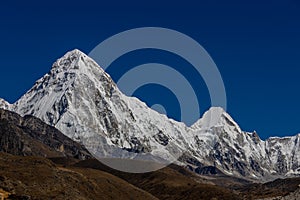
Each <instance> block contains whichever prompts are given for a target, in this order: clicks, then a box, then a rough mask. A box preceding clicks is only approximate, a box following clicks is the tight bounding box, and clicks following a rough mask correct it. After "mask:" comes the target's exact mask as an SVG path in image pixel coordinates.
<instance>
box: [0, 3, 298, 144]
mask: <svg viewBox="0 0 300 200" xmlns="http://www.w3.org/2000/svg"><path fill="white" fill-rule="evenodd" d="M0 25H1V28H0V44H1V46H0V48H1V49H0V51H1V54H0V55H1V62H0V67H1V73H0V97H2V98H4V99H6V100H8V101H9V102H11V103H13V102H14V101H16V100H17V99H18V98H19V97H20V96H21V95H22V94H24V93H25V92H26V91H27V90H28V89H30V88H31V86H32V85H33V84H34V82H35V81H36V80H37V79H38V78H40V77H41V76H42V75H44V74H45V73H47V72H48V71H49V69H50V68H51V65H52V63H53V62H54V61H55V60H56V59H57V58H59V57H60V56H62V55H63V54H64V53H65V52H67V51H69V50H72V49H74V48H78V49H80V50H82V51H83V52H86V53H89V52H90V51H91V50H92V49H93V48H94V47H95V46H96V45H97V44H98V43H100V42H101V41H103V40H104V39H106V38H108V37H109V36H111V35H114V34H116V33H118V32H121V31H124V30H127V29H131V28H137V27H145V26H155V27H165V28H170V29H174V30H177V31H180V32H182V33H185V34H186V35H188V36H190V37H192V38H193V39H195V40H196V41H198V42H199V43H200V44H201V45H202V46H203V47H204V48H205V49H206V50H207V51H208V53H209V54H210V55H211V57H212V58H213V60H214V61H215V63H216V64H217V66H218V68H219V70H220V72H221V75H222V77H223V81H224V84H225V87H226V92H227V104H228V106H227V111H228V113H229V114H230V115H231V116H232V117H233V118H234V119H235V120H236V121H237V122H238V124H239V125H240V126H241V128H242V129H243V130H246V131H253V130H256V131H257V132H258V134H259V135H260V136H261V137H262V138H263V139H264V138H267V137H269V136H285V135H294V134H296V133H299V132H300V123H299V122H300V105H299V102H300V93H299V86H300V78H299V77H300V2H299V1H297V0H272V1H267V0H266V1H257V0H252V1H240V0H239V1H230V0H229V1H215V0H210V1H178V2H177V1H155V0H154V1H120V2H117V1H110V2H109V1H88V0H87V1H39V2H38V3H37V2H33V1H19V2H17V1H5V2H1V3H0ZM127 56H128V57H127V58H126V56H125V57H124V58H120V59H119V60H117V61H116V63H114V65H123V66H132V65H133V64H137V63H139V64H141V63H143V62H148V61H153V60H155V59H158V58H157V57H159V61H163V62H164V63H165V64H169V65H174V66H176V63H180V62H181V61H178V58H175V57H174V56H173V55H167V54H164V52H144V53H143V52H140V51H137V52H134V53H133V54H130V55H127ZM164 58H165V60H164ZM177 61H178V62H177ZM182 65H184V64H182ZM110 73H111V75H112V77H113V78H118V76H119V75H118V74H120V71H118V67H112V68H110ZM191 73H192V72H191ZM202 85H203V83H202ZM160 90H163V88H159V86H157V85H156V86H153V87H152V88H148V87H146V86H145V87H144V88H141V89H140V90H139V91H137V92H136V95H137V96H139V97H141V98H142V99H143V98H144V99H143V100H145V101H147V98H150V99H148V100H149V101H150V100H153V95H151V97H147V95H148V96H149V94H151V92H152V93H153V91H160ZM197 90H198V94H199V97H200V104H202V105H200V106H201V109H202V111H204V110H206V109H208V108H209V96H208V94H207V89H206V88H205V87H203V86H201V84H200V86H199V88H198V89H197ZM146 91H147V92H146ZM164 94H167V92H165V93H164ZM171 96H172V95H170V97H171ZM199 97H198V98H199ZM157 101H158V100H157ZM170 102H171V103H170V105H171V106H169V108H168V109H170V110H173V111H174V113H176V109H177V108H176V101H174V100H170ZM172 102H173V103H172ZM172 106H173V107H172ZM170 113H171V112H170ZM175 118H176V117H175Z"/></svg>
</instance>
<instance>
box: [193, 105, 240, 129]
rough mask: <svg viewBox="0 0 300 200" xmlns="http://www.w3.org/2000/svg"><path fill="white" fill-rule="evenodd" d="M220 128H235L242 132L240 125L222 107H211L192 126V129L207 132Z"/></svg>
mask: <svg viewBox="0 0 300 200" xmlns="http://www.w3.org/2000/svg"><path fill="white" fill-rule="evenodd" d="M220 126H233V127H235V128H236V130H237V131H238V132H242V131H241V129H240V127H239V125H238V124H237V123H236V122H235V121H234V120H233V119H232V118H231V116H230V115H229V114H228V113H227V112H226V111H225V110H224V109H223V108H221V107H211V108H210V109H209V110H208V111H206V112H205V113H204V114H203V116H202V118H200V119H199V120H198V121H197V122H195V124H193V125H192V128H194V129H201V130H205V129H211V128H213V127H220Z"/></svg>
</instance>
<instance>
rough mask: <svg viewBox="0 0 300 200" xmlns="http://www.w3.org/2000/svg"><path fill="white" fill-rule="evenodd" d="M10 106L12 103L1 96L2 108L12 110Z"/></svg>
mask: <svg viewBox="0 0 300 200" xmlns="http://www.w3.org/2000/svg"><path fill="white" fill-rule="evenodd" d="M10 107H11V105H10V103H8V102H7V101H5V100H4V99H1V98H0V108H2V109H5V110H10Z"/></svg>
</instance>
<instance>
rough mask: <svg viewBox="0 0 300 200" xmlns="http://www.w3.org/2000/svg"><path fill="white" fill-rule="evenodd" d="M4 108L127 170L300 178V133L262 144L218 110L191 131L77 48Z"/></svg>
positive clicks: (207, 114)
mask: <svg viewBox="0 0 300 200" xmlns="http://www.w3.org/2000/svg"><path fill="white" fill-rule="evenodd" d="M0 108H3V109H6V110H10V111H12V112H15V113H18V114H20V115H21V116H28V115H30V116H34V117H35V118H34V119H35V120H38V119H40V120H41V121H43V122H45V123H46V124H48V125H49V126H54V127H55V128H57V129H58V130H59V131H60V132H61V133H63V134H64V135H65V136H67V137H68V138H70V139H72V140H73V141H76V142H79V143H81V144H82V145H84V146H85V148H86V149H87V150H88V151H89V152H90V153H91V154H92V155H93V156H94V157H96V158H98V159H99V160H100V161H102V162H103V163H105V164H107V165H109V166H110V167H113V168H115V169H118V170H122V171H126V172H147V171H153V170H156V169H160V168H162V167H164V166H166V165H168V164H170V163H172V162H175V163H176V164H177V165H180V166H183V167H185V168H187V169H189V170H190V171H192V172H195V173H196V174H202V175H203V174H224V175H227V176H233V177H238V178H244V179H247V180H259V181H268V180H273V179H275V178H285V177H295V176H299V174H300V154H299V144H300V134H298V135H295V136H292V137H284V138H279V137H271V138H269V139H267V140H261V139H260V138H259V136H258V134H257V133H256V132H246V131H242V130H241V128H240V127H239V125H238V124H237V123H236V122H235V121H234V120H233V119H232V117H231V116H230V115H229V114H228V113H226V112H225V111H224V110H223V109H222V108H218V107H212V108H210V109H209V110H208V111H206V112H205V113H204V115H203V116H202V118H200V119H199V120H198V121H197V122H196V123H195V124H193V125H192V126H191V127H188V126H186V125H185V124H184V123H181V122H177V121H174V120H172V119H169V118H167V116H165V115H163V114H159V113H158V112H156V111H154V110H152V109H150V108H149V107H148V106H147V105H146V104H145V103H143V102H141V101H140V100H139V99H137V98H134V97H127V96H126V95H124V94H123V93H122V92H121V91H120V90H119V89H118V87H117V85H116V84H115V83H114V82H113V80H112V79H111V77H110V76H109V75H108V74H107V73H106V72H105V71H104V70H103V69H102V68H101V67H100V66H99V65H98V64H97V63H96V62H95V61H94V60H93V59H91V58H89V57H88V56H87V55H85V54H84V53H82V52H81V51H79V50H77V49H76V50H73V51H70V52H68V53H66V54H65V55H64V56H63V57H62V58H60V59H58V60H57V61H56V62H55V63H54V64H53V66H52V68H51V70H50V71H49V73H47V74H46V75H44V76H43V77H42V78H40V79H39V80H38V81H36V83H35V84H34V86H33V87H32V88H31V89H30V90H29V91H28V92H27V93H26V94H24V95H23V96H22V97H21V98H20V99H19V100H18V101H17V102H15V103H14V104H9V103H8V102H6V101H5V100H3V99H1V100H0ZM25 118H26V117H25ZM29 121H30V120H29ZM23 123H27V122H26V120H25V122H23V121H22V122H19V124H23ZM19 128H20V127H19ZM21 128H22V127H21ZM63 140H65V141H68V139H63ZM60 142H62V141H61V140H60ZM41 143H43V141H42V140H41ZM116 160H121V163H122V162H123V163H124V162H125V163H126V164H120V162H116ZM132 161H136V162H132ZM140 163H142V164H140ZM149 163H159V164H158V165H155V164H153V165H152V164H149ZM137 166H138V167H137Z"/></svg>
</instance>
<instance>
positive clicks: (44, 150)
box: [0, 109, 91, 159]
mask: <svg viewBox="0 0 300 200" xmlns="http://www.w3.org/2000/svg"><path fill="white" fill-rule="evenodd" d="M0 151H2V152H7V153H11V154H14V155H34V156H44V157H74V158H78V159H86V158H90V157H91V155H90V154H89V152H88V151H87V150H86V149H85V148H84V147H83V146H81V145H80V144H78V143H76V142H74V141H72V140H71V139H69V138H68V137H67V136H65V135H64V134H62V133H61V132H60V131H59V130H57V129H56V128H54V127H51V126H49V125H47V124H45V123H44V122H43V121H41V120H40V119H38V118H35V117H33V116H25V117H21V116H19V115H18V114H16V113H13V112H10V111H7V110H3V109H0Z"/></svg>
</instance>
